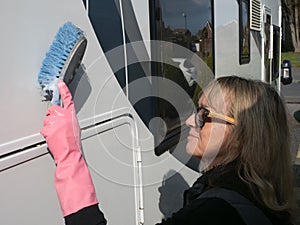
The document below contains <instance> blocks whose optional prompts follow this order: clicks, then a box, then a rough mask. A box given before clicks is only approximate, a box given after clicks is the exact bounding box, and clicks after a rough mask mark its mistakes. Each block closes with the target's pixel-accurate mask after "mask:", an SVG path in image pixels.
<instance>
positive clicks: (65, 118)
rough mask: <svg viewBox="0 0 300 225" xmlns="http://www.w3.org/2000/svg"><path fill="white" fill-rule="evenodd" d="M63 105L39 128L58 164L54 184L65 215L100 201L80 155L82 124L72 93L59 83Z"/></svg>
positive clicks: (50, 114) (55, 108) (52, 112)
mask: <svg viewBox="0 0 300 225" xmlns="http://www.w3.org/2000/svg"><path fill="white" fill-rule="evenodd" d="M58 90H59V92H60V95H61V99H62V103H63V107H60V106H57V105H53V106H51V107H50V108H49V109H48V112H47V114H46V118H45V120H44V127H43V129H42V130H41V131H40V132H41V134H42V135H43V136H44V137H45V139H46V142H47V144H48V148H49V150H50V152H51V153H52V155H53V157H54V161H55V163H56V171H55V180H54V182H55V187H56V191H57V194H58V199H59V202H60V206H61V209H62V212H63V215H64V217H65V216H67V215H70V214H72V213H75V212H77V211H79V210H80V209H83V208H85V207H87V206H91V205H95V204H98V200H97V197H96V192H95V188H94V185H93V182H92V179H91V176H90V173H89V170H88V167H87V165H86V162H85V159H84V158H83V156H82V154H81V148H80V146H81V142H80V127H79V124H78V120H77V117H76V113H75V109H74V103H73V100H72V96H71V93H70V91H69V89H68V87H67V86H66V84H65V83H64V82H63V81H59V82H58Z"/></svg>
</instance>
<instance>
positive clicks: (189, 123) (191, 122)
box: [185, 113, 195, 127]
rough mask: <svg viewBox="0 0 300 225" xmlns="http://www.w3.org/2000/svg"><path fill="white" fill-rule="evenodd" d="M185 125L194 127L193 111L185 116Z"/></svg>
mask: <svg viewBox="0 0 300 225" xmlns="http://www.w3.org/2000/svg"><path fill="white" fill-rule="evenodd" d="M185 125H187V126H188V127H195V115H194V113H193V114H191V115H190V116H189V118H187V120H186V121H185Z"/></svg>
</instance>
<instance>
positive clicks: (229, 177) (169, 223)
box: [65, 163, 290, 225]
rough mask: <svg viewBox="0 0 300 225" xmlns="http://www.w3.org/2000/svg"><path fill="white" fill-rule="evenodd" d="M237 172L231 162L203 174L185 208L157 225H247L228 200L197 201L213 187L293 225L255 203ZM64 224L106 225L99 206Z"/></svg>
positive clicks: (284, 224) (187, 196)
mask: <svg viewBox="0 0 300 225" xmlns="http://www.w3.org/2000/svg"><path fill="white" fill-rule="evenodd" d="M236 171H237V170H236V165H235V163H231V164H229V165H227V166H226V167H217V168H214V169H212V170H210V171H208V172H206V173H205V174H203V175H202V176H201V177H200V178H198V179H197V181H196V182H195V183H194V184H193V186H192V187H191V188H190V189H188V190H187V191H185V193H184V195H185V196H184V197H185V203H184V205H185V206H184V207H183V208H182V209H180V210H179V211H178V212H176V213H174V214H173V215H172V217H171V218H168V219H166V220H163V221H161V223H158V224H157V225H205V224H208V225H224V224H230V225H232V224H234V225H245V223H244V221H243V220H242V219H241V217H240V215H239V213H238V212H237V210H236V209H235V208H234V207H233V206H231V205H230V204H229V203H227V202H226V201H225V200H223V199H220V198H215V197H214V198H198V197H199V195H201V194H202V193H203V192H205V191H206V190H208V189H210V188H212V187H222V188H226V189H230V190H233V191H236V192H238V193H239V194H241V195H242V196H244V197H246V198H247V199H249V200H250V201H251V202H253V203H254V205H256V206H257V207H259V208H260V209H261V210H262V211H263V212H264V214H265V215H266V216H267V217H268V218H269V219H270V221H271V222H272V223H273V224H274V225H279V224H280V225H288V224H290V223H289V222H288V221H289V214H288V213H278V212H277V213H274V212H271V211H269V210H267V209H266V208H265V207H263V206H262V205H261V204H260V203H259V202H258V201H257V200H256V198H255V196H254V194H253V193H252V192H251V190H250V188H249V186H248V185H247V184H245V183H244V182H243V181H242V180H241V179H240V178H239V177H238V175H237V172H236ZM216 174H219V175H220V174H221V176H217V178H216V179H212V178H214V177H216V176H215V175H216ZM197 198H198V199H197ZM125 216H127V215H125ZM108 220H109V218H108ZM65 222H66V225H105V224H106V220H105V218H104V215H103V213H102V212H101V211H100V210H99V208H98V205H94V206H90V207H87V208H84V209H82V210H80V211H79V212H77V213H74V214H71V215H69V216H67V217H65Z"/></svg>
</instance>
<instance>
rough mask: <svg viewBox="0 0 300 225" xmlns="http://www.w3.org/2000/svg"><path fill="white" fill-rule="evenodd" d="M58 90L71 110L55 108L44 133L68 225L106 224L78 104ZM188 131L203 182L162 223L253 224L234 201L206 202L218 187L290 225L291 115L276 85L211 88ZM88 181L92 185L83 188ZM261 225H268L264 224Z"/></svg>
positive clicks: (225, 81)
mask: <svg viewBox="0 0 300 225" xmlns="http://www.w3.org/2000/svg"><path fill="white" fill-rule="evenodd" d="M59 90H60V93H61V97H62V100H63V103H64V108H61V107H59V106H53V107H51V108H50V109H49V111H48V113H47V117H46V119H45V121H44V125H45V127H44V128H43V129H42V130H41V133H42V134H43V135H44V137H45V138H46V141H47V144H48V147H49V149H50V151H51V153H52V154H53V156H54V159H55V162H56V163H57V170H56V179H55V185H56V189H57V192H58V196H59V200H60V203H61V207H62V210H63V215H64V217H65V221H66V224H68V225H73V224H78V225H80V224H89V225H96V224H98V225H99V224H106V221H105V219H104V216H103V214H102V213H101V211H100V210H99V209H98V205H97V203H98V201H97V199H96V196H95V190H94V188H93V184H92V181H91V178H90V175H89V172H88V169H87V166H86V163H85V161H84V159H83V158H82V156H81V151H80V128H79V126H78V121H77V118H76V114H75V111H74V106H73V101H72V97H71V95H70V92H69V91H68V88H67V87H66V86H65V84H64V83H63V82H60V83H59ZM186 124H187V125H188V126H189V127H190V133H189V137H188V143H187V146H186V149H187V151H188V152H189V153H190V154H192V155H194V156H196V157H199V158H201V159H202V161H201V165H202V167H203V168H202V169H201V174H202V176H200V178H199V179H198V180H197V181H196V182H195V183H194V185H193V187H192V188H190V189H189V190H187V191H186V192H185V206H184V207H183V208H182V209H181V210H179V211H178V212H177V213H175V214H173V216H172V217H171V218H169V219H167V220H165V221H162V222H161V223H160V224H210V225H212V224H235V225H238V224H249V223H248V221H246V220H247V219H245V218H244V217H243V215H242V214H241V213H240V209H239V208H238V207H235V206H233V205H232V204H231V203H230V201H227V200H226V199H224V198H222V197H219V195H215V196H214V195H213V196H211V194H210V195H207V193H209V192H211V190H216V188H223V189H225V190H230V191H231V192H233V193H237V194H238V196H243V197H245V198H246V199H248V200H250V202H251V204H252V205H253V207H255V208H258V209H259V210H258V211H260V212H262V213H261V214H262V215H263V216H262V217H263V219H266V220H269V221H270V223H272V224H274V225H275V224H291V211H292V209H293V207H294V196H293V185H292V172H291V164H290V152H289V151H290V150H289V148H290V147H289V130H288V125H287V116H286V111H285V107H284V104H283V102H282V100H281V99H280V97H279V95H278V94H277V92H276V91H275V90H274V89H273V88H272V87H271V86H270V85H268V84H265V83H263V82H260V81H252V80H246V79H243V78H239V77H222V78H218V79H216V80H214V81H212V82H211V83H210V84H209V85H208V86H207V87H206V88H205V89H204V92H203V93H202V94H201V96H200V98H199V102H198V108H197V110H196V111H195V113H194V114H193V115H191V116H190V117H189V118H188V119H187V121H186ZM70 165H71V166H70ZM78 171H80V172H78ZM70 174H71V175H70ZM70 177H71V178H72V179H70ZM83 180H84V183H86V184H87V185H86V186H84V187H81V186H82V185H79V183H82V181H83ZM78 186H79V187H78ZM223 189H222V190H223ZM217 190H218V189H217ZM203 196H204V197H203ZM229 196H233V195H229ZM238 199H240V198H238ZM251 207H252V206H251ZM253 207H252V208H253ZM254 217H255V216H254ZM108 219H109V218H108ZM257 221H258V223H257V224H264V223H263V222H262V221H263V220H262V219H261V217H259V218H257Z"/></svg>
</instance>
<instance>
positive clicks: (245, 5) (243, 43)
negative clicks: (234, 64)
mask: <svg viewBox="0 0 300 225" xmlns="http://www.w3.org/2000/svg"><path fill="white" fill-rule="evenodd" d="M249 7H250V6H249V0H240V6H239V17H240V19H239V20H240V22H239V24H240V25H239V27H240V28H239V29H240V32H239V33H240V64H245V63H249V62H250V15H249V13H250V9H249Z"/></svg>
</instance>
